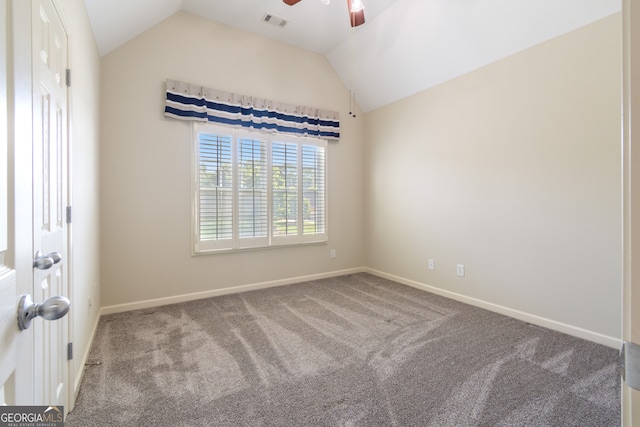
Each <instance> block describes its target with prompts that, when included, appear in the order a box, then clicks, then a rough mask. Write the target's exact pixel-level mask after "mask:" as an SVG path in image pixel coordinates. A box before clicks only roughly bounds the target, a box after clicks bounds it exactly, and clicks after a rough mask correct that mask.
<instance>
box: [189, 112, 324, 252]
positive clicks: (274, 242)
mask: <svg viewBox="0 0 640 427" xmlns="http://www.w3.org/2000/svg"><path fill="white" fill-rule="evenodd" d="M203 131H204V132H210V133H214V134H218V135H229V136H231V137H232V138H233V143H232V159H233V160H232V173H233V190H232V191H233V222H234V226H233V238H232V239H229V240H219V241H218V240H207V241H201V240H200V236H199V234H200V224H199V218H200V212H199V209H200V207H199V203H200V202H199V200H200V198H199V193H200V183H199V168H200V159H199V157H200V152H199V148H200V143H199V136H198V135H199V133H200V132H203ZM243 136H246V137H250V138H254V139H262V140H264V141H265V142H266V144H267V182H268V187H267V211H268V213H267V236H266V237H264V238H251V239H240V237H239V233H238V217H239V209H238V197H237V191H238V160H237V159H238V157H237V156H238V143H237V141H238V140H239V138H241V137H243ZM274 141H275V142H284V143H294V144H296V145H297V146H298V150H297V157H298V159H297V164H298V166H299V171H298V192H299V195H300V197H299V198H298V212H299V216H298V218H299V221H298V222H299V225H298V227H299V233H298V234H297V235H291V236H274V235H273V221H272V220H273V204H272V203H273V200H272V196H273V186H272V178H273V176H272V148H271V143H272V142H274ZM190 143H191V171H190V173H191V187H192V191H191V241H192V244H191V248H192V255H207V254H217V253H228V252H239V251H246V250H257V249H269V248H275V247H283V246H298V245H309V244H323V243H324V244H326V243H327V242H328V239H329V206H328V201H329V197H328V187H329V176H328V143H327V141H326V140H323V139H317V138H306V137H295V136H289V135H282V134H270V133H264V132H256V131H251V130H248V129H238V128H232V127H226V126H221V125H215V124H209V123H198V122H193V124H192V133H191V141H190ZM303 145H315V146H320V147H323V148H324V177H325V178H324V233H317V234H304V233H303V231H304V221H303V219H302V213H303V209H302V204H303V199H304V198H303V197H302V191H303V188H302V161H301V156H302V146H303Z"/></svg>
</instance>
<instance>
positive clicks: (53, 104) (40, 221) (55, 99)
mask: <svg viewBox="0 0 640 427" xmlns="http://www.w3.org/2000/svg"><path fill="white" fill-rule="evenodd" d="M32 4H33V9H32V14H33V15H32V16H33V21H32V24H33V27H32V43H33V50H32V54H33V60H32V61H33V250H34V258H36V257H37V256H38V253H41V254H42V255H44V256H49V257H51V258H53V260H54V261H55V264H54V265H53V266H51V267H49V268H46V269H39V268H35V269H34V276H33V299H34V301H36V302H43V301H45V300H47V299H49V298H51V297H53V296H58V295H59V296H64V297H67V298H68V297H69V289H68V263H67V222H66V206H67V167H66V166H67V140H68V138H67V84H66V69H67V34H66V33H65V30H64V27H63V26H62V22H61V20H60V18H59V16H58V14H57V12H56V9H55V7H54V5H53V3H52V1H51V0H34V1H32ZM32 327H33V329H34V332H33V333H34V351H35V353H34V358H35V361H34V362H35V363H34V376H35V380H36V384H35V390H36V394H35V404H37V405H66V403H67V394H68V390H67V389H66V383H67V381H68V370H69V366H68V365H69V362H68V361H67V343H68V342H69V341H68V333H69V317H63V318H61V319H59V320H55V321H47V320H44V319H41V318H36V319H34V321H33V325H32ZM67 407H68V406H67Z"/></svg>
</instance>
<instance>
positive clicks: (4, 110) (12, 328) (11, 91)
mask: <svg viewBox="0 0 640 427" xmlns="http://www.w3.org/2000/svg"><path fill="white" fill-rule="evenodd" d="M7 42H8V44H9V46H10V51H11V53H12V55H9V53H8V51H7ZM66 63H67V37H66V33H65V31H64V29H63V27H62V25H61V22H60V19H59V17H58V15H57V13H56V10H55V7H54V6H53V3H52V1H51V0H34V1H22V0H0V127H1V128H0V162H2V166H4V165H6V169H5V168H4V167H2V169H3V170H6V171H7V172H8V173H7V174H0V398H1V399H0V400H1V402H0V403H5V404H9V405H65V409H66V410H67V411H68V409H69V407H68V402H69V397H70V396H69V391H68V389H69V387H67V384H68V383H69V377H68V375H69V369H68V361H67V357H66V356H67V352H66V347H67V342H68V340H69V336H68V335H69V320H68V317H64V318H62V319H59V320H55V321H45V320H43V319H42V318H39V317H37V318H35V319H33V321H31V324H30V327H29V328H28V329H25V330H22V331H21V330H20V329H19V328H18V325H17V307H18V301H19V299H20V295H22V294H31V295H32V296H33V300H34V301H36V302H38V303H41V302H43V301H45V300H46V299H48V298H50V297H51V296H54V295H62V296H66V297H68V296H69V293H70V292H69V291H70V290H69V284H68V260H67V259H66V254H67V224H66V221H65V215H64V213H65V207H66V202H67V199H66V197H67V144H68V138H67V88H66V81H65V69H66ZM5 175H6V176H7V178H5ZM5 213H6V214H5ZM37 251H41V252H42V253H43V254H45V255H51V257H50V259H51V260H52V261H53V259H54V258H55V260H56V261H57V263H55V264H53V265H51V266H50V267H49V268H46V269H42V270H41V269H39V268H35V267H34V258H35V257H36V256H35V255H36V252H37ZM53 254H60V257H58V256H57V255H55V256H54V255H53ZM58 258H59V259H58ZM41 268H45V266H44V265H41Z"/></svg>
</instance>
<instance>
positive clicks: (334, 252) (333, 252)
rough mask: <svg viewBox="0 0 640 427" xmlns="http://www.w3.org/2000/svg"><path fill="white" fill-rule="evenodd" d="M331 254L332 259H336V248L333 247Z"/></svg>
mask: <svg viewBox="0 0 640 427" xmlns="http://www.w3.org/2000/svg"><path fill="white" fill-rule="evenodd" d="M329 256H330V257H331V259H336V250H335V249H331V252H330V254H329Z"/></svg>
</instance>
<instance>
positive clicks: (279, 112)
mask: <svg viewBox="0 0 640 427" xmlns="http://www.w3.org/2000/svg"><path fill="white" fill-rule="evenodd" d="M164 115H165V116H166V117H171V118H174V119H179V120H191V121H200V122H212V123H219V124H223V125H229V126H236V127H247V128H251V129H256V130H260V131H265V132H278V133H284V134H290V135H297V136H309V137H314V138H322V139H329V140H338V139H340V118H339V114H338V113H337V112H335V111H328V110H321V109H318V108H311V107H302V106H296V105H291V104H283V103H280V102H276V101H269V100H265V99H258V98H254V97H251V96H244V95H238V94H234V93H229V92H223V91H220V90H215V89H208V88H205V87H202V86H196V85H192V84H189V83H182V82H178V81H175V80H167V100H166V104H165V108H164Z"/></svg>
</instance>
